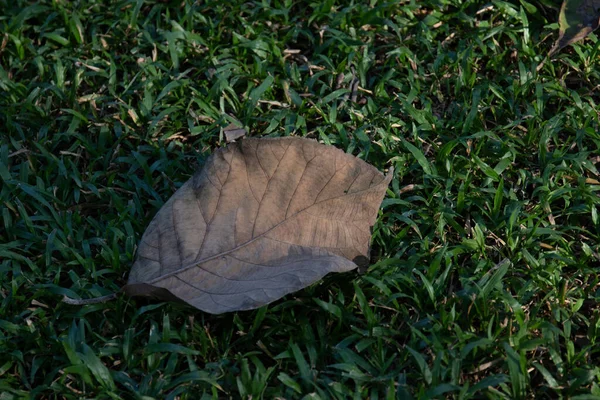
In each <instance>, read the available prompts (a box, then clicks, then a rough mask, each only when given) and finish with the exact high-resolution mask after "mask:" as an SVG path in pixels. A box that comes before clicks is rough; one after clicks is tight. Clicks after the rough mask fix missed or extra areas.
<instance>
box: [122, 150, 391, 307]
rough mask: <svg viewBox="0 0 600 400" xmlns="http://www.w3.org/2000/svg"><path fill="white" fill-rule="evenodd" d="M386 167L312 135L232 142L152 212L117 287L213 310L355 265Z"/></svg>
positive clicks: (257, 302)
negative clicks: (310, 137) (125, 275)
mask: <svg viewBox="0 0 600 400" xmlns="http://www.w3.org/2000/svg"><path fill="white" fill-rule="evenodd" d="M391 176H392V173H391V171H390V173H389V174H388V175H387V176H384V175H383V174H382V173H380V172H379V171H378V170H377V169H376V168H374V167H373V166H371V165H369V164H367V163H365V162H364V161H362V160H359V159H357V158H355V157H353V156H352V155H349V154H346V153H344V152H343V151H341V150H339V149H336V148H334V147H331V146H325V145H322V144H319V143H317V142H316V141H313V140H308V139H300V138H277V139H252V138H245V139H242V140H241V141H240V142H237V143H232V144H230V145H229V146H228V147H227V148H226V149H221V150H218V151H217V152H216V153H215V154H214V155H213V156H212V157H210V158H209V160H208V161H207V163H206V165H205V166H204V168H203V169H202V170H201V171H200V172H199V173H197V174H196V175H195V176H194V177H193V178H192V179H190V180H189V181H188V182H186V183H185V184H184V185H183V186H182V187H181V188H180V189H179V190H178V191H177V192H176V193H175V194H174V195H173V196H172V197H171V199H169V201H168V202H167V203H166V204H165V205H164V206H163V208H162V209H161V210H160V211H159V212H158V214H157V215H156V217H155V218H154V220H153V221H152V222H151V223H150V225H149V226H148V228H147V230H146V232H145V233H144V235H143V237H142V240H141V243H140V246H139V248H138V253H137V260H136V262H135V264H134V265H133V268H132V271H131V273H130V276H129V281H128V284H127V285H126V286H125V287H124V288H123V290H124V292H125V293H128V294H130V295H152V296H158V297H161V298H165V297H170V299H173V298H177V299H181V300H183V301H185V302H187V303H188V304H190V305H192V306H194V307H196V308H198V309H201V310H203V311H206V312H210V313H214V314H218V313H223V312H228V311H237V310H247V309H253V308H257V307H260V306H262V305H264V304H267V303H270V302H272V301H274V300H277V299H279V298H281V297H282V296H284V295H285V294H288V293H291V292H294V291H296V290H299V289H302V288H304V287H305V286H307V285H309V284H311V283H313V282H315V281H317V280H319V279H321V278H322V277H323V276H324V275H326V274H327V273H329V272H343V271H349V270H351V269H354V268H356V264H355V263H354V262H352V261H351V260H355V259H356V260H360V259H364V258H365V257H368V251H369V244H370V239H371V232H370V227H371V226H372V225H373V224H374V223H375V219H376V216H377V212H378V209H379V206H380V204H381V201H382V199H383V197H384V195H385V192H386V189H387V186H388V184H389V182H390V180H391Z"/></svg>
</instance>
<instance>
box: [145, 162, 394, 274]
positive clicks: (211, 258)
mask: <svg viewBox="0 0 600 400" xmlns="http://www.w3.org/2000/svg"><path fill="white" fill-rule="evenodd" d="M388 176H390V177H391V174H390V173H388ZM386 178H387V177H384V179H383V180H382V181H381V182H379V183H378V184H377V185H375V186H372V187H368V188H366V189H363V190H359V191H357V192H353V193H344V194H343V195H341V196H335V197H331V198H329V199H326V200H321V201H318V202H316V203H313V204H311V205H310V206H309V207H306V208H304V209H302V210H299V211H297V212H296V213H294V214H292V215H291V216H289V217H288V218H285V219H284V220H283V221H281V222H279V223H278V224H276V225H274V226H273V227H272V228H269V229H268V230H266V231H264V232H263V233H261V234H260V235H258V236H257V237H255V238H252V239H250V240H248V241H246V242H244V243H242V244H240V245H238V246H236V247H234V248H232V249H230V250H227V251H224V252H222V253H219V254H215V255H214V256H210V257H207V258H205V259H203V260H200V261H194V262H193V263H192V264H189V265H187V266H185V267H182V268H180V269H178V270H176V271H173V272H169V273H168V274H165V275H162V276H159V277H157V278H154V279H152V280H150V281H148V282H146V283H148V284H153V283H156V282H160V281H162V280H164V279H166V278H169V277H171V276H173V275H177V274H179V273H181V272H185V271H187V270H189V269H191V268H194V267H197V266H198V265H200V264H204V263H206V262H209V261H212V260H215V259H217V258H219V257H222V256H225V255H228V254H230V253H233V252H235V251H237V250H240V249H242V248H244V247H246V246H248V245H250V244H252V243H254V242H255V241H257V240H258V239H261V238H262V237H263V236H265V235H266V234H267V233H269V232H271V231H272V230H273V229H275V228H277V227H279V226H280V225H282V224H284V223H285V222H287V221H289V220H291V219H292V218H294V217H295V216H296V215H298V214H300V213H302V212H304V211H306V210H308V209H310V208H311V207H314V206H316V205H317V204H321V203H324V202H326V201H330V200H335V199H339V198H342V197H346V196H354V195H356V194H359V193H362V192H366V191H369V190H372V189H374V188H376V187H378V186H380V185H382V184H383V183H385V181H386V180H387V179H386ZM386 186H387V185H386ZM298 246H300V245H298Z"/></svg>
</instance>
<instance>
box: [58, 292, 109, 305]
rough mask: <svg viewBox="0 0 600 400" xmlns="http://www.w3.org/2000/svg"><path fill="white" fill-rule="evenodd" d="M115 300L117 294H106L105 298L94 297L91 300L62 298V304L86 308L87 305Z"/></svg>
mask: <svg viewBox="0 0 600 400" xmlns="http://www.w3.org/2000/svg"><path fill="white" fill-rule="evenodd" d="M116 298H117V293H111V294H107V295H106V296H100V297H94V298H91V299H72V298H70V297H67V296H63V300H62V301H63V303H67V304H70V305H72V306H86V305H88V304H98V303H106V302H107V301H111V300H114V299H116Z"/></svg>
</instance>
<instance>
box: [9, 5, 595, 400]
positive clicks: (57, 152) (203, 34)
mask: <svg viewBox="0 0 600 400" xmlns="http://www.w3.org/2000/svg"><path fill="white" fill-rule="evenodd" d="M558 6H559V5H558V4H557V2H554V1H550V0H528V1H525V0H511V1H491V2H483V1H481V2H475V1H460V0H422V1H408V0H407V1H390V2H383V1H378V0H370V2H368V1H358V0H356V1H334V0H324V1H316V0H315V1H297V2H293V1H291V0H262V1H258V0H251V1H231V2H228V1H219V2H216V1H208V2H205V1H197V2H193V1H191V0H183V1H168V0H165V1H162V0H153V1H142V0H137V1H136V0H128V1H100V0H98V1H94V0H82V1H75V2H68V1H66V0H52V1H49V0H42V1H24V0H11V1H7V0H0V42H1V43H0V132H1V133H0V208H1V213H2V214H1V216H0V219H1V223H0V296H1V297H0V399H2V400H5V399H34V398H36V399H80V398H96V399H119V398H122V399H140V400H141V399H153V398H154V399H204V398H234V399H237V398H244V399H250V398H252V399H256V398H266V399H271V398H276V397H279V398H285V399H293V398H313V399H318V398H320V399H328V398H334V399H346V398H355V399H358V398H370V399H395V398H398V399H410V398H413V399H429V398H454V399H474V398H490V399H509V398H510V399H524V398H534V397H535V398H538V399H545V398H547V399H551V398H552V399H553V398H559V397H562V398H569V399H600V367H599V366H598V364H600V308H599V307H598V300H600V277H599V274H598V267H599V266H600V238H599V236H600V219H599V215H598V212H599V205H600V197H599V192H600V175H599V173H598V170H597V168H598V167H599V166H600V129H599V114H598V105H597V102H598V101H599V94H598V93H599V92H598V82H600V59H599V45H600V44H599V42H598V39H597V37H596V36H595V35H593V34H592V35H591V36H590V37H588V38H587V39H586V40H585V41H582V42H579V43H576V44H575V45H574V46H572V47H567V48H565V49H563V50H562V51H560V52H559V53H557V54H556V55H554V56H553V58H552V59H551V60H548V61H546V62H545V64H544V65H543V66H542V68H540V69H539V71H538V70H537V69H538V66H539V65H540V64H541V63H542V61H543V60H544V58H545V54H547V52H548V50H549V49H550V48H551V47H552V45H553V42H554V41H555V40H556V38H557V30H558V25H557V23H556V21H557V20H558ZM234 122H235V123H238V124H239V125H240V126H243V127H245V128H246V129H247V130H248V132H249V135H250V136H252V137H265V136H266V137H277V136H301V137H308V138H313V139H316V140H319V141H320V142H321V143H324V144H327V145H331V146H336V147H338V148H341V149H343V150H344V151H346V152H348V153H351V154H353V155H356V156H358V157H359V158H361V159H363V160H365V161H367V162H369V163H371V164H373V165H374V166H376V167H377V168H378V169H379V170H380V171H387V170H389V169H390V168H391V167H393V168H394V177H393V180H392V183H391V184H390V187H389V189H388V191H387V194H386V197H385V200H384V202H383V205H382V207H381V210H380V211H379V216H378V219H377V223H376V225H375V226H374V228H373V232H374V233H373V242H372V253H371V256H372V257H371V263H370V266H369V267H368V269H366V271H363V273H359V272H358V271H353V272H350V273H345V274H338V275H328V276H327V277H326V278H325V279H324V280H323V281H321V282H320V283H317V284H314V285H312V286H310V287H308V288H306V289H304V290H302V291H300V292H297V293H294V294H292V295H288V296H286V297H285V298H283V299H282V300H279V301H277V302H274V303H272V304H270V305H268V306H265V307H262V308H260V309H257V310H253V311H244V312H237V313H226V314H222V315H218V316H215V315H210V314H205V313H203V312H200V311H198V310H195V309H193V308H191V307H186V306H183V305H178V304H174V303H159V302H156V301H151V300H145V299H143V298H142V299H140V298H129V297H126V296H118V297H117V299H115V300H113V301H110V302H105V303H100V304H93V305H85V306H73V305H69V304H65V303H62V302H61V299H62V297H63V295H67V296H70V297H72V298H91V297H96V296H102V295H107V294H110V293H114V292H116V291H118V290H119V289H120V288H121V287H122V286H123V285H124V284H125V283H126V281H127V277H128V273H129V271H130V269H131V266H132V264H133V261H134V259H135V250H136V246H137V244H138V242H139V240H140V238H141V235H142V233H143V232H144V230H145V228H146V226H147V225H148V224H149V222H150V220H151V219H152V217H153V216H154V215H155V214H156V212H157V211H158V209H159V208H160V207H161V206H162V205H163V204H164V203H165V201H166V200H167V199H168V198H169V197H170V196H171V195H172V194H173V193H174V191H175V190H176V189H177V188H178V187H180V186H181V185H182V184H183V183H184V182H185V181H186V180H188V179H189V177H190V176H191V175H192V174H193V173H194V171H196V170H197V169H198V168H200V167H201V166H202V165H203V164H204V162H205V160H206V159H207V157H208V156H209V155H210V154H211V153H212V152H214V151H215V150H216V149H217V148H219V147H223V146H226V143H225V137H224V128H225V127H226V126H228V125H229V124H230V123H234Z"/></svg>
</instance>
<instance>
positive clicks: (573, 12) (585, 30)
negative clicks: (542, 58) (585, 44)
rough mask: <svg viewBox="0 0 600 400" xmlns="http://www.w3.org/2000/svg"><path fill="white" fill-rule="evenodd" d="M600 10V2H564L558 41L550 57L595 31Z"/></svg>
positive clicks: (568, 0)
mask: <svg viewBox="0 0 600 400" xmlns="http://www.w3.org/2000/svg"><path fill="white" fill-rule="evenodd" d="M599 10H600V0H564V1H563V4H562V7H561V8H560V14H559V16H558V24H559V33H558V40H557V41H556V43H555V44H554V46H553V47H552V49H550V51H549V53H548V57H550V56H552V55H553V54H554V53H556V52H557V51H558V50H560V49H562V48H563V47H565V46H568V45H570V44H572V43H575V42H577V41H579V40H581V39H583V38H584V37H586V36H587V35H589V34H590V33H592V32H593V31H595V30H596V29H597V28H598V24H599V23H600V13H599V12H598V11H599Z"/></svg>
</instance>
